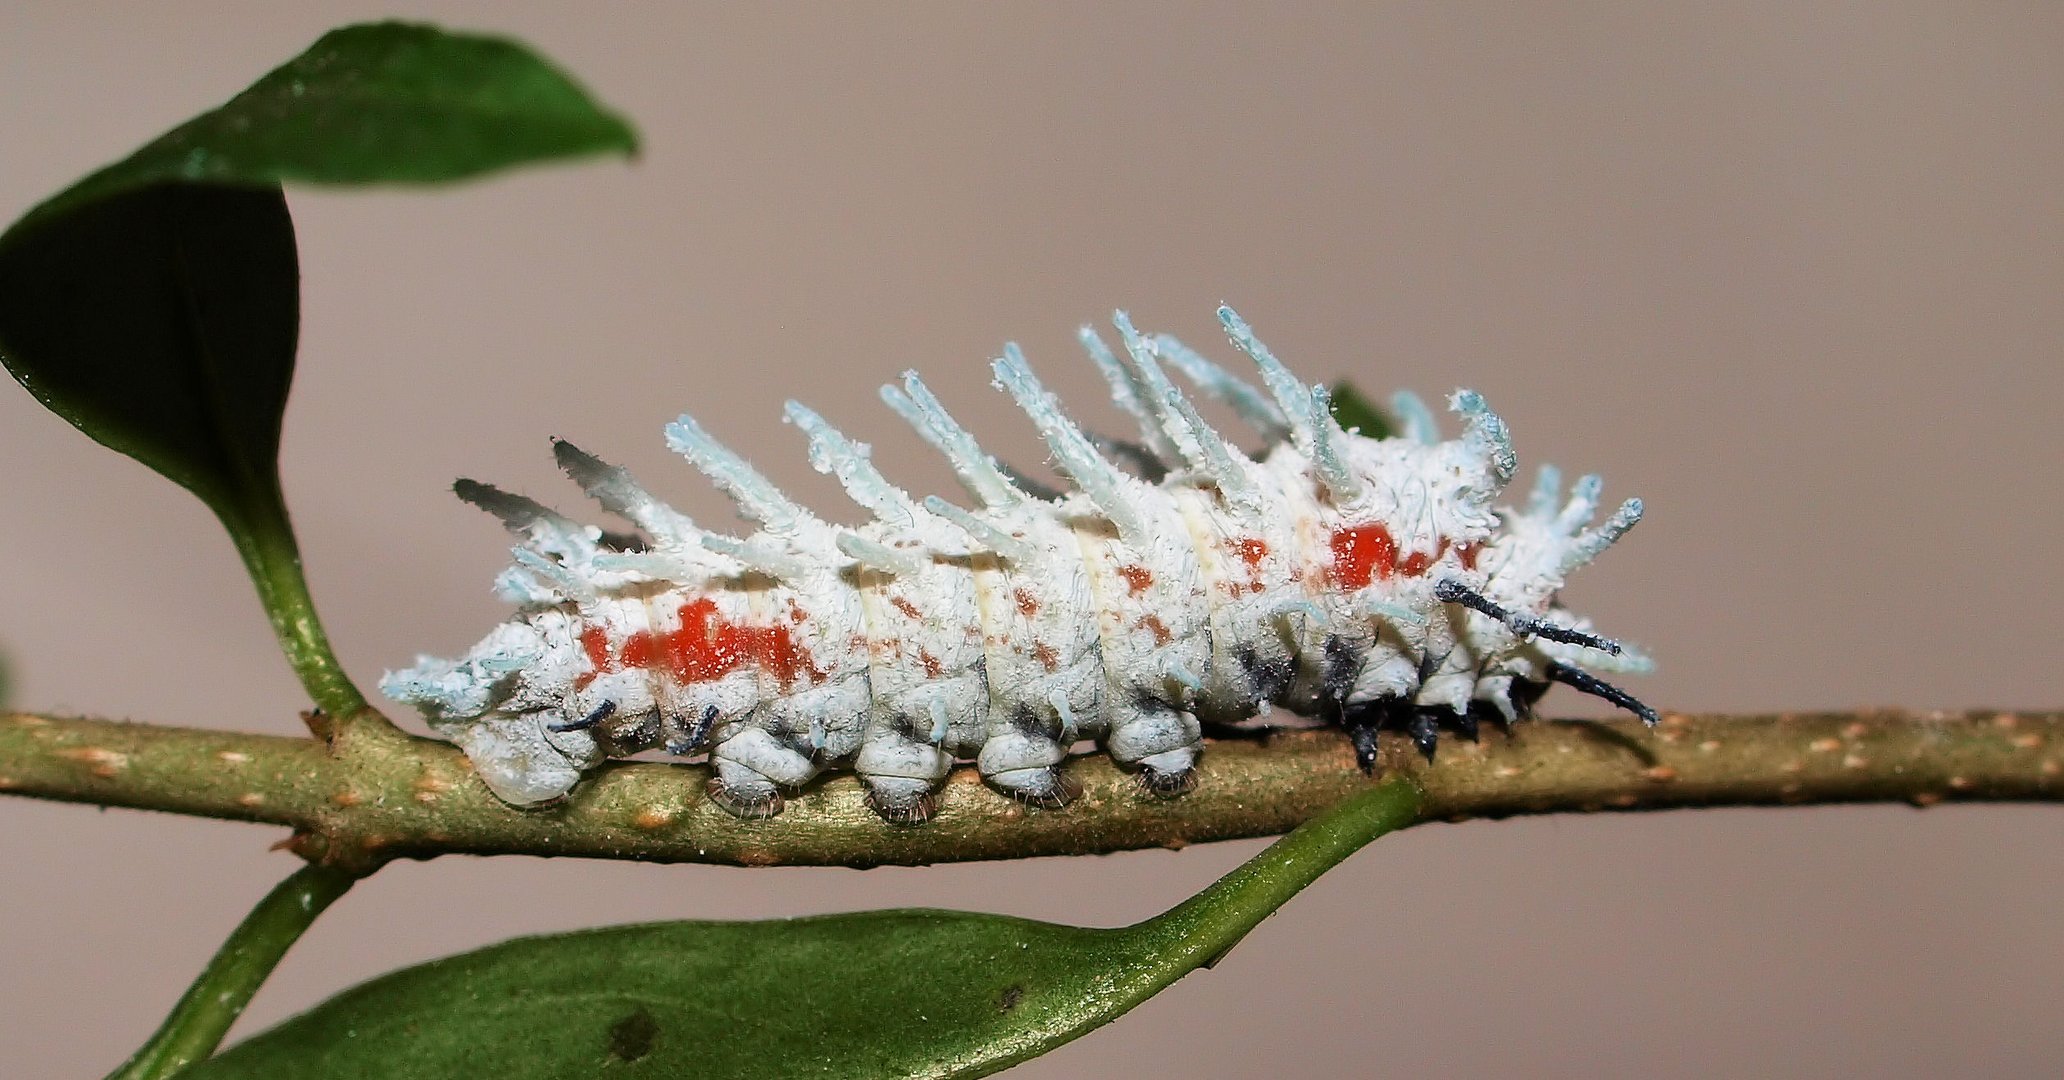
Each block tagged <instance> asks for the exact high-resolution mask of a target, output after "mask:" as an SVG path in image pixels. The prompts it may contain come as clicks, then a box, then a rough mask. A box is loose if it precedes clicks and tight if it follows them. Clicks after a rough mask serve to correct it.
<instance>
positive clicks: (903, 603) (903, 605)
mask: <svg viewBox="0 0 2064 1080" xmlns="http://www.w3.org/2000/svg"><path fill="white" fill-rule="evenodd" d="M889 603H891V604H894V605H895V606H896V610H897V611H900V612H902V613H903V615H904V617H905V618H911V619H923V618H924V612H922V611H919V610H917V605H916V604H913V603H911V602H910V598H909V597H907V596H897V597H893V598H891V599H890V600H889Z"/></svg>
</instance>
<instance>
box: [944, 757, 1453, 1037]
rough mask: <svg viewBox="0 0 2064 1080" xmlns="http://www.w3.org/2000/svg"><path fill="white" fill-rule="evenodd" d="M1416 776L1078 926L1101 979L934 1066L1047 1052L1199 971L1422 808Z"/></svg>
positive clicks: (1357, 797) (1345, 802)
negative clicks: (1142, 912)
mask: <svg viewBox="0 0 2064 1080" xmlns="http://www.w3.org/2000/svg"><path fill="white" fill-rule="evenodd" d="M1419 799H1420V792H1419V788H1418V785H1416V784H1414V783H1413V782H1412V781H1410V780H1405V779H1395V780H1389V781H1386V782H1384V783H1382V784H1377V785H1370V786H1365V787H1363V789H1362V790H1361V791H1358V792H1356V793H1354V794H1352V795H1349V796H1347V797H1346V798H1344V799H1342V800H1340V802H1339V803H1338V804H1336V805H1334V806H1332V807H1330V808H1328V809H1327V810H1325V811H1324V812H1323V813H1321V814H1319V815H1318V816H1317V817H1314V818H1312V819H1311V820H1310V821H1307V822H1305V823H1304V824H1302V825H1299V826H1298V827H1297V828H1296V829H1294V830H1292V831H1291V833H1290V835H1288V836H1285V837H1283V838H1282V839H1280V840H1278V841H1276V842H1275V843H1273V844H1270V845H1269V846H1268V847H1267V848H1266V849H1264V850H1263V851H1262V852H1261V853H1260V854H1258V855H1256V856H1254V857H1253V858H1251V859H1248V860H1247V861H1246V862H1244V863H1241V864H1240V865H1239V866H1238V867H1235V868H1234V869H1233V871H1232V872H1231V873H1229V874H1227V875H1225V876H1224V877H1222V878H1219V879H1218V880H1217V881H1216V882H1213V883H1212V884H1211V885H1210V886H1209V887H1207V888H1205V889H1204V891H1202V892H1200V893H1198V894H1196V895H1195V896H1192V897H1190V898H1189V899H1188V900H1185V901H1183V902H1182V903H1180V904H1178V905H1176V906H1175V907H1173V908H1170V909H1169V910H1167V911H1165V912H1163V913H1161V914H1160V915H1156V916H1155V917H1153V918H1151V919H1148V920H1146V921H1144V922H1139V923H1135V924H1133V925H1131V926H1124V927H1119V928H1118V929H1115V930H1093V931H1079V932H1080V933H1083V934H1089V935H1094V936H1095V937H1096V938H1098V939H1101V941H1102V948H1101V950H1099V951H1101V952H1102V954H1103V955H1102V956H1101V957H1100V958H1099V959H1098V961H1097V964H1096V968H1097V977H1096V979H1095V982H1094V986H1093V988H1091V989H1086V990H1084V991H1083V992H1080V993H1076V994H1074V995H1072V996H1071V997H1070V998H1069V1000H1068V1001H1066V1002H1065V1004H1063V1005H1062V1006H1060V1007H1058V1008H1054V1009H1052V1010H1050V1011H1048V1012H1045V1013H1044V1014H1041V1015H1037V1016H1024V1017H1020V1018H1019V1019H1018V1020H1017V1021H1016V1022H1015V1023H1013V1024H1012V1025H1011V1026H1010V1027H1009V1028H1008V1029H1006V1030H1004V1031H1002V1032H1000V1033H998V1034H997V1035H996V1036H995V1037H992V1038H989V1039H987V1040H985V1041H983V1042H982V1043H981V1044H980V1046H979V1047H978V1048H977V1049H976V1050H975V1052H974V1053H973V1054H971V1055H969V1056H965V1057H955V1058H953V1059H951V1060H942V1061H940V1062H939V1063H938V1069H937V1072H936V1073H923V1074H921V1075H926V1076H931V1075H938V1076H956V1077H971V1076H987V1075H989V1074H991V1073H993V1072H996V1071H998V1070H1001V1069H1006V1068H1009V1067H1010V1066H1012V1065H1015V1064H1018V1063H1019V1062H1022V1061H1028V1060H1030V1059H1032V1058H1035V1057H1038V1056H1039V1055H1041V1054H1044V1053H1046V1052H1047V1051H1049V1050H1052V1049H1054V1048H1055V1047H1057V1046H1060V1045H1061V1044H1063V1043H1067V1042H1072V1041H1074V1040H1075V1039H1078V1038H1081V1037H1082V1036H1083V1035H1085V1034H1088V1033H1089V1032H1091V1031H1093V1030H1095V1029H1097V1028H1099V1027H1102V1026H1104V1025H1105V1024H1108V1023H1110V1022H1111V1021H1113V1020H1116V1019H1118V1018H1119V1017H1120V1016H1123V1015H1125V1014H1126V1013H1128V1012H1131V1011H1132V1009H1133V1008H1134V1007H1135V1006H1137V1005H1139V1004H1140V1003H1141V1002H1143V1001H1146V1000H1147V999H1148V998H1150V997H1153V996H1154V995H1155V994H1158V993H1160V992H1161V991H1162V990H1164V989H1167V988H1168V986H1169V985H1171V984H1173V983H1174V982H1175V981H1176V980H1178V979H1181V978H1182V977H1183V976H1185V975H1188V974H1189V973H1190V972H1192V971H1195V970H1197V969H1198V968H1200V967H1210V966H1212V965H1213V964H1216V963H1217V962H1218V961H1219V959H1220V958H1221V957H1223V956H1225V954H1226V953H1227V952H1229V951H1231V950H1232V947H1233V946H1234V945H1236V944H1238V943H1239V941H1240V939H1241V938H1243V937H1245V936H1246V935H1247V932H1248V931H1250V930H1252V929H1254V928H1255V927H1256V926H1258V925H1260V923H1261V921H1262V920H1263V919H1266V918H1268V917H1269V916H1270V915H1272V914H1274V913H1275V911H1276V909H1277V908H1280V907H1282V906H1283V904H1284V903H1285V902H1287V901H1288V900H1289V899H1290V898H1291V897H1293V896H1295V895H1297V893H1298V891H1299V890H1300V889H1303V888H1304V887H1305V886H1306V885H1309V884H1311V883H1312V882H1313V881H1315V880H1317V878H1318V876H1319V875H1320V874H1323V873H1325V872H1326V871H1328V870H1330V869H1332V868H1333V867H1335V866H1337V865H1339V863H1340V861H1341V860H1342V859H1345V858H1347V857H1348V856H1349V855H1352V854H1354V853H1355V852H1356V851H1358V850H1360V849H1361V847H1362V846H1363V845H1364V844H1367V843H1368V842H1369V841H1371V840H1374V839H1376V838H1377V837H1379V836H1382V835H1383V834H1384V833H1387V832H1393V831H1395V830H1397V829H1402V828H1404V827H1405V826H1407V825H1410V824H1412V822H1413V821H1414V820H1415V819H1416V818H1417V817H1418V813H1419Z"/></svg>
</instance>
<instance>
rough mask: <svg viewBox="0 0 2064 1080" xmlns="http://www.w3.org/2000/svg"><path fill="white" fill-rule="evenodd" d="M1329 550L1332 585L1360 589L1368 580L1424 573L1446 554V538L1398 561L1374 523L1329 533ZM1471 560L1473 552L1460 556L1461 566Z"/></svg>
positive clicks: (1391, 540) (1391, 542)
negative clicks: (1331, 560)
mask: <svg viewBox="0 0 2064 1080" xmlns="http://www.w3.org/2000/svg"><path fill="white" fill-rule="evenodd" d="M1332 548H1333V571H1332V576H1333V582H1334V584H1336V585H1339V586H1340V587H1341V588H1343V589H1360V588H1364V587H1366V586H1367V585H1368V584H1369V583H1370V582H1371V581H1379V580H1380V581H1388V580H1390V579H1391V578H1393V577H1396V576H1398V575H1399V574H1403V575H1404V576H1406V577H1419V576H1421V575H1423V574H1425V573H1426V572H1427V571H1428V570H1430V569H1432V568H1433V564H1434V563H1435V562H1437V561H1439V559H1440V557H1441V556H1442V555H1444V554H1446V553H1447V550H1448V538H1447V537H1445V536H1443V537H1441V538H1440V540H1439V542H1437V543H1436V544H1435V545H1434V549H1433V551H1431V552H1425V551H1414V552H1412V553H1410V554H1408V555H1405V556H1403V557H1402V558H1400V557H1399V555H1398V545H1397V539H1396V538H1395V537H1393V536H1391V535H1390V530H1389V529H1388V528H1385V527H1384V525H1383V524H1382V523H1381V522H1374V523H1371V524H1368V525H1350V526H1348V527H1347V528H1344V529H1335V530H1333V538H1332ZM1475 559H1476V556H1475V554H1474V553H1473V552H1472V553H1471V554H1468V555H1465V556H1463V560H1464V564H1465V565H1470V564H1473V563H1474V562H1475Z"/></svg>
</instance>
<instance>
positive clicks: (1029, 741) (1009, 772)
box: [975, 710, 1082, 810]
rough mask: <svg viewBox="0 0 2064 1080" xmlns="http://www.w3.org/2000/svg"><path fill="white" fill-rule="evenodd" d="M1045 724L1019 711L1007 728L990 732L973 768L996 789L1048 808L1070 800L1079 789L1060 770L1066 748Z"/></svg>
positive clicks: (1077, 785)
mask: <svg viewBox="0 0 2064 1080" xmlns="http://www.w3.org/2000/svg"><path fill="white" fill-rule="evenodd" d="M1047 726H1048V724H1047V723H1046V722H1045V721H1044V720H1042V719H1041V718H1040V717H1038V716H1036V715H1034V714H1033V713H1031V712H1030V711H1029V710H1028V711H1025V712H1023V713H1021V714H1020V715H1019V717H1018V718H1017V720H1016V722H1014V723H1012V724H1011V725H1010V726H1009V727H1007V728H1005V729H1004V730H1002V731H992V732H991V733H990V735H989V738H988V741H986V742H984V743H983V744H982V751H981V753H980V754H979V755H977V756H976V758H975V768H976V769H977V770H979V771H980V772H981V774H982V779H984V780H987V781H988V782H989V783H990V784H991V785H993V786H994V787H995V788H996V789H997V790H998V791H1001V792H1003V793H1004V794H1006V795H1009V796H1011V797H1012V798H1014V799H1017V800H1018V801H1020V802H1026V803H1031V804H1032V805H1034V806H1042V807H1045V808H1047V809H1050V810H1051V809H1058V808H1060V807H1062V806H1066V805H1067V804H1068V803H1070V802H1072V801H1074V799H1075V796H1077V795H1080V794H1082V788H1081V785H1079V784H1077V783H1075V782H1074V781H1073V780H1070V779H1069V778H1068V777H1067V776H1066V775H1064V774H1063V773H1062V772H1061V769H1060V764H1061V761H1062V760H1063V759H1064V758H1066V757H1067V756H1068V747H1067V746H1066V745H1065V744H1063V743H1062V742H1061V741H1060V739H1058V738H1056V737H1055V736H1054V735H1053V734H1050V733H1049V732H1048V731H1047V730H1046V728H1047Z"/></svg>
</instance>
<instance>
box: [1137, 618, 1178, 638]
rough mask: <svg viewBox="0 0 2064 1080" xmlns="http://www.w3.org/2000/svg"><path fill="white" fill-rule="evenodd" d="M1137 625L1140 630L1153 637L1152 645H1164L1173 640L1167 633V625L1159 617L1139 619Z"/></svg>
mask: <svg viewBox="0 0 2064 1080" xmlns="http://www.w3.org/2000/svg"><path fill="white" fill-rule="evenodd" d="M1139 624H1140V629H1142V630H1145V631H1146V632H1147V633H1149V634H1152V635H1154V644H1156V645H1166V644H1168V643H1169V642H1171V641H1173V640H1175V635H1174V634H1171V633H1169V632H1168V624H1167V623H1165V622H1162V621H1161V617H1160V616H1159V615H1149V616H1147V617H1146V618H1143V619H1141V620H1140V621H1139Z"/></svg>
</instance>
